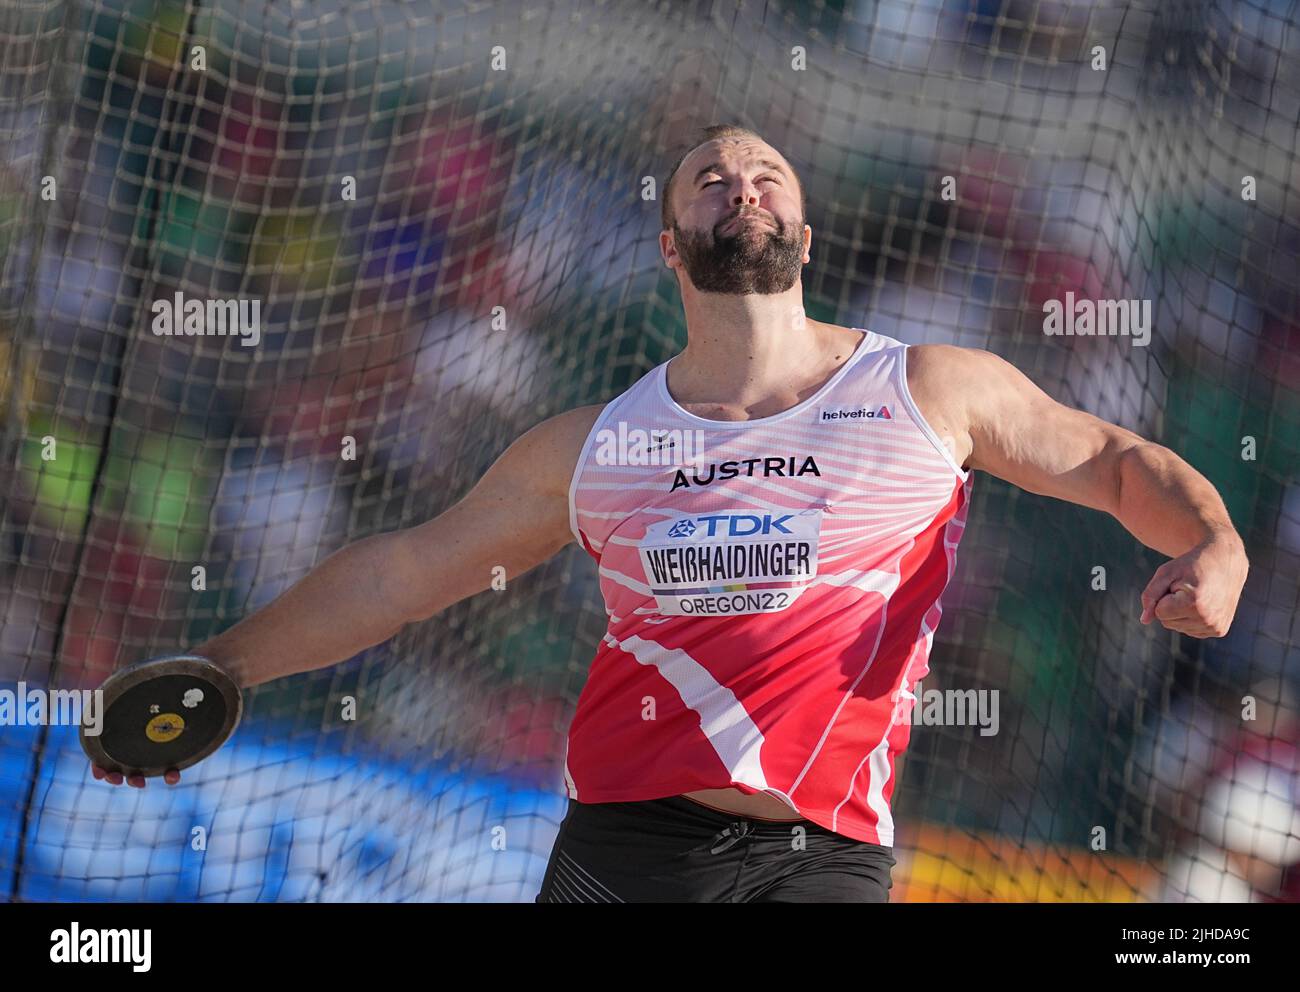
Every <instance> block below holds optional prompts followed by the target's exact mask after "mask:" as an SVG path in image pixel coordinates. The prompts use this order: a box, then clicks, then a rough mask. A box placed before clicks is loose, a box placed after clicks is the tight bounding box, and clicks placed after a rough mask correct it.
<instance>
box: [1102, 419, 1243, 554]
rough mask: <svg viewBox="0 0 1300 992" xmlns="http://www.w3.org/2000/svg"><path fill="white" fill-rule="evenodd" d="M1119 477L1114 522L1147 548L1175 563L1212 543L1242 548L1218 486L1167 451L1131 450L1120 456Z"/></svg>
mask: <svg viewBox="0 0 1300 992" xmlns="http://www.w3.org/2000/svg"><path fill="white" fill-rule="evenodd" d="M1117 474H1118V477H1119V497H1118V510H1117V511H1116V513H1115V516H1116V518H1117V519H1118V520H1119V522H1120V523H1121V524H1123V525H1124V526H1125V527H1126V528H1127V529H1128V531H1129V533H1131V534H1132V535H1133V536H1134V537H1136V538H1137V539H1138V540H1139V541H1141V542H1142V543H1143V544H1145V545H1146V546H1147V547H1149V548H1153V549H1154V550H1156V551H1159V552H1160V553H1161V554H1164V555H1168V556H1169V557H1171V558H1176V557H1178V556H1179V555H1182V554H1186V553H1187V552H1188V551H1190V550H1191V549H1192V548H1195V547H1198V546H1199V545H1202V544H1205V543H1206V542H1208V541H1210V540H1211V539H1212V538H1213V539H1215V540H1216V541H1222V542H1224V543H1225V544H1227V545H1229V546H1234V547H1237V548H1240V546H1241V538H1240V537H1239V536H1238V535H1237V531H1236V529H1235V528H1234V527H1233V526H1232V520H1231V518H1229V516H1228V511H1227V508H1226V507H1225V506H1224V505H1223V500H1222V498H1220V496H1219V494H1218V492H1217V491H1216V490H1215V488H1214V486H1213V485H1211V484H1210V481H1209V480H1208V479H1206V478H1205V476H1203V475H1201V473H1199V472H1197V471H1196V469H1194V468H1192V467H1191V466H1190V465H1188V464H1187V462H1185V461H1183V460H1182V459H1181V458H1179V457H1178V456H1177V455H1175V454H1174V453H1173V452H1172V451H1170V450H1169V449H1168V448H1165V447H1162V446H1161V445H1158V444H1154V443H1151V442H1142V443H1139V444H1136V445H1133V446H1132V447H1130V448H1128V449H1127V450H1125V451H1124V452H1123V453H1122V454H1120V455H1119V456H1118V465H1117Z"/></svg>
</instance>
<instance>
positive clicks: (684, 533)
mask: <svg viewBox="0 0 1300 992" xmlns="http://www.w3.org/2000/svg"><path fill="white" fill-rule="evenodd" d="M793 516H794V514H793V513H786V514H784V515H782V516H779V517H774V516H773V515H772V514H770V513H764V514H762V515H761V516H760V515H759V514H756V513H711V514H709V515H707V516H703V517H695V518H690V517H687V518H685V519H682V520H678V521H677V523H675V524H673V525H672V527H670V528H669V530H668V536H669V537H693V536H694V535H695V533H696V531H698V530H699V529H700V528H701V527H704V528H706V529H705V532H704V536H705V537H720V536H721V537H750V536H752V535H754V534H790V533H792V531H791V530H790V528H789V527H787V526H785V524H786V521H787V520H789V519H790V518H791V517H793ZM696 521H698V525H697V523H696Z"/></svg>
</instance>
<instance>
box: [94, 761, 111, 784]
mask: <svg viewBox="0 0 1300 992" xmlns="http://www.w3.org/2000/svg"><path fill="white" fill-rule="evenodd" d="M90 774H91V775H94V776H95V781H96V782H100V781H103V778H104V776H105V775H107V774H108V773H107V772H106V771H104V769H102V768H100V767H99V765H91V766H90Z"/></svg>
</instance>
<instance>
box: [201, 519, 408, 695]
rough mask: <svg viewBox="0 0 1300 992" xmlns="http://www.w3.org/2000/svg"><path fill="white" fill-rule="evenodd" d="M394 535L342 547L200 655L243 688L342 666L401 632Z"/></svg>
mask: <svg viewBox="0 0 1300 992" xmlns="http://www.w3.org/2000/svg"><path fill="white" fill-rule="evenodd" d="M393 540H394V535H392V534H379V535H376V536H374V537H368V538H364V539H362V540H360V541H357V542H355V543H353V544H350V545H348V546H347V547H346V548H343V549H342V550H340V551H337V552H335V553H334V554H333V555H331V556H330V557H329V558H327V559H326V560H325V561H324V562H322V563H321V564H319V565H318V566H316V568H314V569H313V570H312V571H311V572H309V573H308V574H307V575H306V576H304V577H303V578H302V579H301V580H299V581H298V582H297V583H296V584H295V585H294V586H293V587H292V588H290V589H289V590H287V591H286V592H285V593H283V594H282V595H281V596H279V597H278V598H277V599H276V600H274V601H273V602H272V603H270V604H269V605H267V606H266V607H264V608H262V609H261V610H258V611H257V612H256V613H254V614H253V615H252V616H249V617H246V618H245V619H243V620H241V621H240V622H239V623H237V624H235V626H233V627H231V628H230V629H229V630H227V631H226V632H225V633H223V634H221V635H219V636H217V637H214V638H212V639H211V640H209V641H207V642H205V643H203V644H200V645H198V646H197V647H195V648H194V649H193V650H194V653H195V654H199V655H202V656H204V657H206V658H210V659H211V660H212V661H214V662H216V663H217V664H218V665H219V666H221V667H222V668H224V669H226V670H227V671H228V672H230V674H231V675H232V676H233V677H234V679H235V681H236V682H238V683H239V684H240V686H243V687H248V686H253V685H259V684H261V683H263V682H269V681H271V680H272V679H277V678H282V677H283V676H286V675H293V674H296V673H298V672H306V671H311V670H313V669H317V668H324V667H326V666H328V665H333V664H337V663H338V662H340V661H344V660H346V659H348V658H351V657H352V656H354V655H355V654H357V653H358V652H360V651H363V650H364V649H366V648H368V647H371V646H372V645H375V644H378V643H380V642H381V641H385V640H387V639H388V638H389V637H392V636H393V634H395V633H397V631H398V630H400V629H401V628H402V626H403V625H404V624H405V622H406V620H407V618H406V617H405V615H404V613H403V612H402V610H401V606H400V604H399V603H394V602H392V601H391V597H389V596H386V595H385V594H384V589H383V582H382V577H383V575H384V563H385V559H386V558H387V557H388V555H389V554H390V552H391V551H392V550H393Z"/></svg>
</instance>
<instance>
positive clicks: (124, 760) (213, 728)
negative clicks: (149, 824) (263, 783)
mask: <svg viewBox="0 0 1300 992" xmlns="http://www.w3.org/2000/svg"><path fill="white" fill-rule="evenodd" d="M99 691H101V692H102V693H103V697H102V699H103V702H102V704H101V710H100V712H101V713H102V720H101V723H100V733H99V734H88V733H87V727H86V723H85V720H84V719H83V721H82V725H81V748H82V750H83V751H85V752H86V756H87V757H88V758H90V760H91V761H92V762H93V763H94V764H96V765H98V766H99V767H100V768H103V769H104V770H106V771H109V772H120V773H121V774H123V775H125V776H127V777H131V776H133V775H142V776H144V777H145V778H157V777H158V776H160V775H162V774H163V773H164V772H166V771H168V770H169V769H172V768H175V769H177V770H180V769H184V768H188V767H190V766H191V765H194V764H197V763H198V762H200V761H202V760H203V759H204V758H206V757H207V756H208V755H210V754H211V753H212V752H213V751H215V750H216V749H217V748H219V747H221V745H222V744H224V743H225V742H226V740H227V739H229V737H230V735H231V734H233V733H234V732H235V727H237V726H238V725H239V717H240V714H241V713H243V709H244V700H243V697H242V696H241V695H240V693H239V686H237V685H236V684H235V680H234V679H232V678H231V677H230V676H229V675H227V674H226V673H225V672H224V671H222V670H221V669H220V668H218V667H217V666H216V665H214V664H213V663H212V662H211V661H209V660H208V659H207V658H201V657H199V656H198V655H191V654H182V655H166V656H164V657H161V658H150V659H149V660H147V661H141V662H138V663H137V664H134V665H130V666H128V667H126V668H124V669H122V670H121V671H120V672H114V673H113V674H112V675H110V676H109V677H108V679H106V680H105V682H104V684H103V685H101V686H100V687H99Z"/></svg>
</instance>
